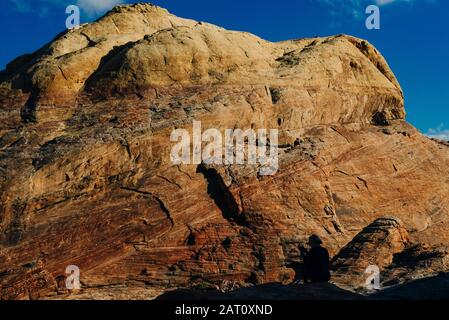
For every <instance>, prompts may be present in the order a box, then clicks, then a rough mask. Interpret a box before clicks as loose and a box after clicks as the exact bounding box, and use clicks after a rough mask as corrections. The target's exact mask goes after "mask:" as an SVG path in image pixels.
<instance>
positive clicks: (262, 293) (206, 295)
mask: <svg viewBox="0 0 449 320" xmlns="http://www.w3.org/2000/svg"><path fill="white" fill-rule="evenodd" d="M364 299H366V298H365V297H364V296H362V295H359V294H357V293H353V292H351V291H347V290H344V289H341V288H339V287H337V286H336V285H334V284H331V283H308V284H298V285H282V284H280V283H269V284H263V285H257V286H252V287H248V288H240V289H237V290H235V291H232V292H227V293H222V292H220V291H218V290H214V289H206V290H198V289H176V290H173V291H168V292H166V293H164V294H162V295H161V296H159V297H158V298H157V300H364Z"/></svg>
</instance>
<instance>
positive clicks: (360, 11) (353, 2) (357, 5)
mask: <svg viewBox="0 0 449 320" xmlns="http://www.w3.org/2000/svg"><path fill="white" fill-rule="evenodd" d="M310 1H314V2H316V1H318V2H321V3H322V4H326V5H328V6H329V8H330V9H329V11H330V13H331V14H332V15H340V14H342V13H343V14H346V15H350V16H353V17H354V18H362V17H365V9H366V7H367V6H369V5H372V4H375V5H377V6H379V7H386V6H389V5H392V4H398V5H399V4H408V5H413V4H414V3H417V2H425V3H434V2H436V1H438V0H310Z"/></svg>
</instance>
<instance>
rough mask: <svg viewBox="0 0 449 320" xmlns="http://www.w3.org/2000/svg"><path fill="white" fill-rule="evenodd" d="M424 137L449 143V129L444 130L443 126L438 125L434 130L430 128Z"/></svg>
mask: <svg viewBox="0 0 449 320" xmlns="http://www.w3.org/2000/svg"><path fill="white" fill-rule="evenodd" d="M425 135H426V136H428V137H429V138H436V139H440V140H445V141H449V129H445V127H444V124H440V125H439V126H438V127H436V128H430V129H429V130H427V132H426V133H425Z"/></svg>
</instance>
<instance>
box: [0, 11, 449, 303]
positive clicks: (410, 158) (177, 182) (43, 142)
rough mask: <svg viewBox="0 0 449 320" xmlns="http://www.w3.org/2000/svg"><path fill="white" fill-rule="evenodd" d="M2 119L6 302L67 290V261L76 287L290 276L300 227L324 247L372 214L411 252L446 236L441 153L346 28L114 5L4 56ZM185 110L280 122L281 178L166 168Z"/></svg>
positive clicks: (191, 114) (222, 121) (239, 121)
mask: <svg viewBox="0 0 449 320" xmlns="http://www.w3.org/2000/svg"><path fill="white" fill-rule="evenodd" d="M0 119H1V120H0V152H1V154H0V172H1V175H0V192H1V193H0V199H1V207H0V296H1V297H2V298H4V299H18V298H41V297H48V296H49V295H55V294H56V293H57V292H60V293H61V292H62V293H64V281H63V279H64V277H65V273H64V272H65V268H66V266H67V265H77V266H79V267H80V269H81V281H82V285H83V288H84V289H85V290H90V291H91V292H95V290H97V288H98V290H100V289H99V288H101V290H104V289H105V288H111V292H112V290H113V289H112V288H117V287H120V288H125V289H126V290H128V292H131V290H133V288H154V287H156V286H158V287H178V286H183V285H189V284H192V283H203V282H208V283H220V282H222V281H223V280H228V281H233V282H238V283H240V284H245V283H250V284H257V283H266V282H272V281H274V282H288V281H290V280H292V277H293V275H294V272H293V270H292V269H290V268H288V266H289V264H290V263H292V262H295V261H297V260H298V252H297V246H298V244H300V243H303V242H305V241H306V239H307V237H308V236H309V235H310V234H311V233H317V234H318V235H320V236H321V237H322V238H323V240H324V242H325V245H326V246H327V247H328V248H329V249H330V252H331V254H332V255H335V254H337V253H338V252H339V250H340V249H341V248H343V247H344V246H345V245H347V244H348V243H349V242H350V241H351V239H352V238H353V237H354V236H355V235H356V234H357V233H358V232H360V231H361V230H362V229H363V228H365V227H366V226H368V225H369V224H371V223H372V222H373V221H374V220H376V219H377V218H380V217H384V216H395V217H397V218H399V219H400V220H401V221H402V227H401V228H404V230H406V231H407V232H408V241H410V243H414V244H416V245H418V246H420V245H421V246H442V247H443V249H441V250H444V247H445V244H447V243H448V240H449V235H448V233H447V232H446V230H447V223H448V219H449V207H448V202H449V197H448V190H449V178H448V177H449V166H448V165H449V149H448V147H447V145H445V144H442V143H439V142H438V141H432V140H430V139H428V138H426V137H424V136H423V135H421V134H420V133H419V132H418V131H417V130H416V129H414V128H413V127H412V126H411V125H409V124H407V123H406V121H405V120H404V119H405V110H404V100H403V93H402V90H401V88H400V86H399V84H398V82H397V80H396V78H395V77H394V75H393V73H392V71H391V70H390V68H389V67H388V65H387V63H386V61H385V59H384V58H383V57H382V56H381V54H380V53H379V52H378V51H377V50H376V49H375V48H374V47H373V46H372V45H371V44H369V43H368V42H367V41H364V40H361V39H357V38H354V37H351V36H346V35H338V36H333V37H327V38H314V39H298V40H289V41H283V42H278V43H272V42H268V41H265V40H263V39H260V38H258V37H256V36H254V35H251V34H248V33H243V32H234V31H228V30H224V29H222V28H219V27H216V26H213V25H210V24H207V23H203V22H197V21H192V20H187V19H181V18H178V17H175V16H173V15H171V14H169V13H168V12H167V11H166V10H164V9H161V8H159V7H156V6H152V5H147V4H137V5H129V6H119V7H116V8H115V9H113V10H112V11H110V12H109V13H108V14H106V15H105V16H104V17H103V18H101V19H99V20H98V21H96V22H94V23H91V24H86V25H83V26H81V27H80V28H79V29H77V30H73V31H68V32H65V33H62V34H60V35H58V36H57V37H56V38H55V40H53V41H52V42H51V43H50V44H48V45H46V46H44V47H43V48H42V49H40V50H38V51H37V52H35V53H33V54H31V55H27V56H23V57H20V58H17V59H16V60H14V61H13V62H11V63H10V64H9V65H8V67H7V69H6V70H4V71H2V72H1V73H0ZM193 120H198V121H201V122H202V126H203V129H207V128H218V129H222V130H224V129H227V128H242V129H248V128H253V129H258V128H274V129H279V133H280V137H279V139H280V140H279V145H278V148H277V150H278V154H279V160H280V167H279V171H278V172H277V174H275V175H273V176H260V175H259V174H258V168H257V167H255V166H249V165H246V166H245V165H227V166H213V167H208V166H205V165H176V166H174V165H173V164H172V163H171V161H170V149H171V147H172V143H171V142H170V133H171V131H172V130H173V129H175V128H186V129H187V130H191V126H192V121H193ZM420 243H422V244H420ZM387 250H388V247H387ZM399 251H402V248H401V250H399ZM394 253H396V252H394ZM391 254H393V253H391ZM389 262H390V261H389ZM441 268H443V267H441ZM441 268H440V269H441ZM347 279H350V276H348V278H347ZM348 281H349V280H348ZM348 281H344V280H343V281H342V282H343V283H347V282H348ZM349 282H350V285H351V284H354V285H357V284H355V283H352V282H351V281H349ZM126 290H125V292H126ZM120 292H121V294H123V292H122V291H120ZM139 297H140V298H142V296H139Z"/></svg>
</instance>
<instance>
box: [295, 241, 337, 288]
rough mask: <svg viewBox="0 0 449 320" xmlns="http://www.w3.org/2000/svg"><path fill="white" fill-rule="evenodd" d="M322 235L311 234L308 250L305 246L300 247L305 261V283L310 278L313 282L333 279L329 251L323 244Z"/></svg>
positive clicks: (303, 276) (303, 275) (303, 273)
mask: <svg viewBox="0 0 449 320" xmlns="http://www.w3.org/2000/svg"><path fill="white" fill-rule="evenodd" d="M322 244H323V241H321V239H320V237H318V236H317V235H315V234H314V235H311V236H310V237H309V245H310V250H308V251H307V250H306V249H305V248H304V247H303V246H300V247H299V251H300V252H301V257H302V259H303V261H304V268H303V272H302V278H303V281H304V283H307V282H308V281H309V280H310V281H312V282H328V281H329V280H330V279H331V274H330V272H329V253H328V251H327V250H326V249H325V248H323V247H322V246H321V245H322Z"/></svg>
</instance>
